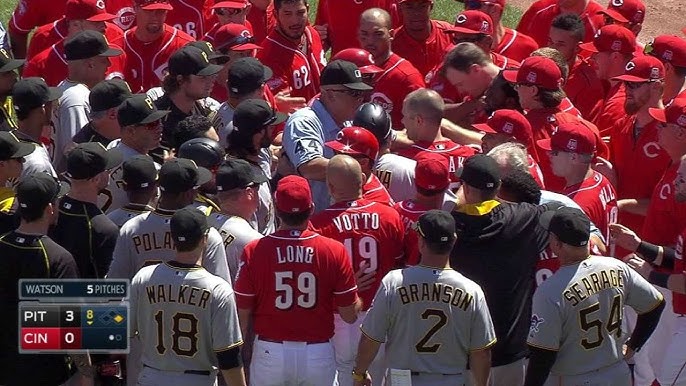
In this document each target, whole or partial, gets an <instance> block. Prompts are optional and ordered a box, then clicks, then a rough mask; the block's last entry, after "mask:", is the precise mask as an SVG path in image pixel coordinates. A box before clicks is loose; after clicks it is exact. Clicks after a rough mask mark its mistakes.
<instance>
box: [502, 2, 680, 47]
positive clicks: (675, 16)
mask: <svg viewBox="0 0 686 386" xmlns="http://www.w3.org/2000/svg"><path fill="white" fill-rule="evenodd" d="M599 2H600V4H601V5H604V6H605V5H607V4H606V2H607V0H600V1H599ZM643 2H644V3H645V4H646V19H645V21H644V23H643V30H642V31H641V34H640V35H639V36H638V38H639V40H640V41H641V42H644V43H645V42H647V41H649V40H650V39H652V38H653V37H655V36H657V35H663V34H674V35H678V36H683V34H682V33H681V29H682V28H684V27H686V20H685V19H684V14H685V13H686V1H684V0H643ZM507 3H508V4H509V5H512V6H514V7H517V8H519V9H521V10H524V11H525V10H526V9H527V8H529V5H531V3H533V1H531V0H507Z"/></svg>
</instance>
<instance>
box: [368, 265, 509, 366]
mask: <svg viewBox="0 0 686 386" xmlns="http://www.w3.org/2000/svg"><path fill="white" fill-rule="evenodd" d="M361 328H362V332H363V333H364V334H365V335H367V336H368V337H369V338H371V339H373V340H376V341H378V342H384V341H385V342H386V359H387V361H388V366H389V368H393V369H405V370H411V371H418V372H423V373H434V374H461V373H464V372H465V371H466V368H467V360H468V358H469V352H470V351H474V350H479V349H484V348H487V347H490V346H491V345H493V344H494V343H495V341H496V338H495V331H494V329H493V322H492V321H491V315H490V313H489V310H488V305H487V304H486V298H485V296H484V293H483V290H482V289H481V287H480V286H479V285H478V284H476V283H474V282H473V281H471V280H469V279H467V278H466V277H464V276H462V274H460V273H458V272H457V271H455V270H453V269H436V268H430V267H425V266H421V265H417V266H413V267H409V268H405V269H402V270H400V269H396V270H393V271H391V272H389V273H388V274H386V276H385V277H384V278H383V280H382V281H381V286H380V287H379V290H378V291H377V292H376V295H375V296H374V300H373V301H372V306H371V308H370V309H369V311H368V312H367V316H366V317H365V319H364V322H363V323H362V327H361Z"/></svg>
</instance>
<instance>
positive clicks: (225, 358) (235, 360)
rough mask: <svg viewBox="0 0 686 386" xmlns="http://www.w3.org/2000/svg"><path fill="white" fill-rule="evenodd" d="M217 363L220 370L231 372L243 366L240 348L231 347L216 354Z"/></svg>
mask: <svg viewBox="0 0 686 386" xmlns="http://www.w3.org/2000/svg"><path fill="white" fill-rule="evenodd" d="M217 363H218V365H219V368H220V369H221V370H231V369H234V368H236V367H241V366H243V359H242V358H241V346H236V347H232V348H230V349H228V350H224V351H219V352H218V353H217Z"/></svg>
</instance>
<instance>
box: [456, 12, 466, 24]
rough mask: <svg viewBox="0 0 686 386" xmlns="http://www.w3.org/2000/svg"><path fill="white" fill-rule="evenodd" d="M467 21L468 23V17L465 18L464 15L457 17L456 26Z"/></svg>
mask: <svg viewBox="0 0 686 386" xmlns="http://www.w3.org/2000/svg"><path fill="white" fill-rule="evenodd" d="M466 21H467V16H465V15H463V14H459V15H457V17H456V18H455V24H463V23H464V22H466Z"/></svg>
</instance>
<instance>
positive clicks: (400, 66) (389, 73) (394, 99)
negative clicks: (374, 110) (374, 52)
mask: <svg viewBox="0 0 686 386" xmlns="http://www.w3.org/2000/svg"><path fill="white" fill-rule="evenodd" d="M377 66H379V67H381V69H382V70H383V72H382V73H380V74H379V75H377V76H376V77H375V78H374V91H373V93H372V96H371V98H370V101H371V102H374V103H376V104H378V105H379V106H381V107H383V108H384V110H386V112H387V113H388V114H390V115H391V122H392V124H393V128H394V129H398V130H401V129H402V128H403V124H402V122H401V120H402V118H403V111H402V110H403V101H404V100H405V97H406V96H407V94H409V93H411V92H412V91H414V90H418V89H420V88H424V86H425V84H424V78H423V77H422V74H420V73H419V71H418V70H417V69H416V68H415V67H414V66H413V65H412V63H410V62H409V61H407V60H405V59H403V58H401V57H400V56H398V55H397V54H395V53H392V54H391V56H390V57H389V58H388V60H386V62H384V63H383V64H377Z"/></svg>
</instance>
